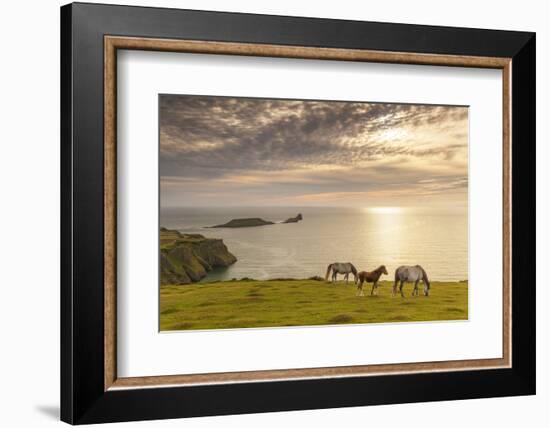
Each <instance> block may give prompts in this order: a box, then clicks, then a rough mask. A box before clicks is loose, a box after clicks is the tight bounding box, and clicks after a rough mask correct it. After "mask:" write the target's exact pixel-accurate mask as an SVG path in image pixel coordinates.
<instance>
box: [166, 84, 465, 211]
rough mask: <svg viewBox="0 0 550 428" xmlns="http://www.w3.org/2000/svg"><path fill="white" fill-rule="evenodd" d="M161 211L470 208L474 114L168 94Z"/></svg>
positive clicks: (404, 106)
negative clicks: (188, 208)
mask: <svg viewBox="0 0 550 428" xmlns="http://www.w3.org/2000/svg"><path fill="white" fill-rule="evenodd" d="M159 103H160V106H159V111H160V184H161V207H176V206H195V207H197V206H198V207H201V206H202V207H208V206H219V207H223V206H297V207H298V206H348V207H362V208H368V207H441V208H444V207H447V208H448V207H451V208H454V207H456V208H465V207H467V202H468V108H467V107H464V106H435V105H419V104H418V105H417V104H388V103H369V102H345V101H344V102H340V101H301V100H283V99H259V98H236V97H210V96H196V95H160V96H159Z"/></svg>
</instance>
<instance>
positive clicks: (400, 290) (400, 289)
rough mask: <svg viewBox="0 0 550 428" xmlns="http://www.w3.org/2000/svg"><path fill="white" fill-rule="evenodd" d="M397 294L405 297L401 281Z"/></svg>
mask: <svg viewBox="0 0 550 428" xmlns="http://www.w3.org/2000/svg"><path fill="white" fill-rule="evenodd" d="M399 292H400V293H401V297H405V295H404V294H403V280H401V282H400V283H399Z"/></svg>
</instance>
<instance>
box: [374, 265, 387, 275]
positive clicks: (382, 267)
mask: <svg viewBox="0 0 550 428" xmlns="http://www.w3.org/2000/svg"><path fill="white" fill-rule="evenodd" d="M384 267H385V266H384V265H380V266H378V267H377V268H376V269H374V272H377V273H378V272H382V270H383V269H384Z"/></svg>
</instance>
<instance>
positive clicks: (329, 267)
mask: <svg viewBox="0 0 550 428" xmlns="http://www.w3.org/2000/svg"><path fill="white" fill-rule="evenodd" d="M331 268H332V263H331V264H329V265H328V266H327V274H326V275H325V281H328V274H329V273H330V269H331Z"/></svg>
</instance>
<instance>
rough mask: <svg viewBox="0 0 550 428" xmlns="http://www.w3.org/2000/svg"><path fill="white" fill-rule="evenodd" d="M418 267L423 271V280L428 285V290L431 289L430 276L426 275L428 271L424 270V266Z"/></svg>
mask: <svg viewBox="0 0 550 428" xmlns="http://www.w3.org/2000/svg"><path fill="white" fill-rule="evenodd" d="M418 267H419V268H420V270H421V271H422V279H423V280H424V282H425V283H426V286H427V287H428V290H429V289H430V280H429V279H428V274H427V273H426V271H425V270H424V268H423V267H422V266H420V265H418Z"/></svg>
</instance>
